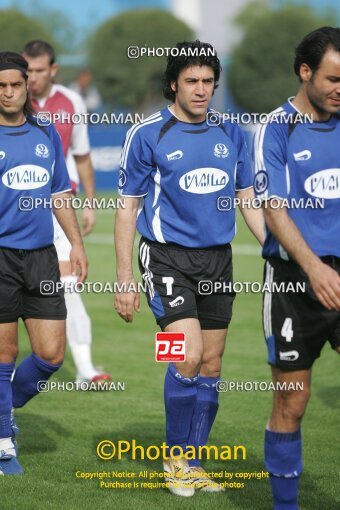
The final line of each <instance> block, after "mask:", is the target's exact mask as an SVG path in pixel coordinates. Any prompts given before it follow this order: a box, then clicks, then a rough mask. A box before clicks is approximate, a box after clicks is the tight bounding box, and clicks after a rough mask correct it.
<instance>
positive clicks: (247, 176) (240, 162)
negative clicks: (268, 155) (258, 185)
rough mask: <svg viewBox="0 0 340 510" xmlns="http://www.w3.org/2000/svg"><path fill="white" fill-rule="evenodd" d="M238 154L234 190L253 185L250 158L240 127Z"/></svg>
mask: <svg viewBox="0 0 340 510" xmlns="http://www.w3.org/2000/svg"><path fill="white" fill-rule="evenodd" d="M238 132H239V137H238V140H239V141H238V156H237V168H236V186H235V187H236V191H240V190H242V189H246V188H251V187H252V186H253V170H252V166H251V159H250V156H249V152H248V147H247V143H246V140H245V136H244V134H243V132H242V130H241V129H240V128H238Z"/></svg>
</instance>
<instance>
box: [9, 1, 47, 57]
mask: <svg viewBox="0 0 340 510" xmlns="http://www.w3.org/2000/svg"><path fill="white" fill-rule="evenodd" d="M32 39H44V40H46V41H48V42H49V43H50V44H52V45H55V41H54V40H51V39H52V38H51V36H50V34H49V33H48V32H47V31H46V30H45V28H44V26H43V24H42V23H40V22H38V21H36V20H35V19H33V18H31V17H29V16H26V15H25V14H23V13H22V12H20V11H17V10H16V9H6V10H1V11H0V48H1V49H2V51H5V50H10V51H17V52H20V51H21V50H22V48H23V47H24V46H25V44H26V43H27V42H28V41H31V40H32Z"/></svg>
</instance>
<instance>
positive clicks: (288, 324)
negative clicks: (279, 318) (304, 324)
mask: <svg viewBox="0 0 340 510" xmlns="http://www.w3.org/2000/svg"><path fill="white" fill-rule="evenodd" d="M292 326H293V320H292V319H291V318H290V317H286V318H285V321H284V323H283V326H282V329H281V335H282V336H283V338H285V339H286V342H291V341H292V338H293V336H294V332H293V327H292Z"/></svg>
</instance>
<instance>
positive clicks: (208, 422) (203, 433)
mask: <svg viewBox="0 0 340 510" xmlns="http://www.w3.org/2000/svg"><path fill="white" fill-rule="evenodd" d="M219 380H220V378H219V377H202V376H198V382H197V399H196V406H195V410H194V414H193V416H192V420H191V430H190V435H189V445H192V446H194V447H195V448H196V458H195V459H193V460H189V466H200V465H201V461H200V459H199V458H198V449H197V448H198V446H203V445H206V444H207V442H208V437H209V434H210V431H211V428H212V426H213V423H214V421H215V418H216V414H217V410H218V392H217V391H216V383H217V382H218V381H219Z"/></svg>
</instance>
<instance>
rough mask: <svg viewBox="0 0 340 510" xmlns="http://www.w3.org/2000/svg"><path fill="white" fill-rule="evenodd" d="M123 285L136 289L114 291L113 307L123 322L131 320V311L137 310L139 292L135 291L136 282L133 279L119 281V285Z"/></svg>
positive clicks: (138, 308) (138, 307) (138, 306)
mask: <svg viewBox="0 0 340 510" xmlns="http://www.w3.org/2000/svg"><path fill="white" fill-rule="evenodd" d="M123 284H124V285H125V286H126V289H129V288H131V289H136V292H134V291H133V290H131V291H130V292H116V294H115V299H114V308H115V310H116V312H117V313H118V315H119V316H120V317H121V318H122V319H124V320H125V322H132V321H133V312H134V310H135V311H136V312H139V310H140V304H139V292H137V284H136V282H135V281H134V280H129V281H124V282H119V285H123Z"/></svg>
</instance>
